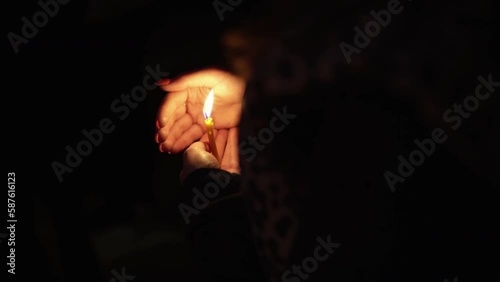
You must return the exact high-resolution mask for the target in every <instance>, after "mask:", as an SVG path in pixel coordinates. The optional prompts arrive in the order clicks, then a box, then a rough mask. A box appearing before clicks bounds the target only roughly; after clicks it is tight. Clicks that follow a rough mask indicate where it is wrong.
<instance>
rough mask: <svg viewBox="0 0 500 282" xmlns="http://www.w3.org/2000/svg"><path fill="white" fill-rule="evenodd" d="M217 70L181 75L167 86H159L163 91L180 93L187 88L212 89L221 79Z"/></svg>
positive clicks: (221, 74) (220, 74)
mask: <svg viewBox="0 0 500 282" xmlns="http://www.w3.org/2000/svg"><path fill="white" fill-rule="evenodd" d="M223 77H224V76H223V72H222V71H221V70H218V69H204V70H200V71H196V72H192V73H188V74H184V75H181V76H179V77H177V78H176V79H174V80H173V81H172V82H170V83H169V84H167V85H161V86H160V87H161V89H163V90H164V91H168V92H170V91H182V90H185V89H187V88H189V87H213V86H215V85H216V84H217V83H219V82H220V81H221V79H222V78H223Z"/></svg>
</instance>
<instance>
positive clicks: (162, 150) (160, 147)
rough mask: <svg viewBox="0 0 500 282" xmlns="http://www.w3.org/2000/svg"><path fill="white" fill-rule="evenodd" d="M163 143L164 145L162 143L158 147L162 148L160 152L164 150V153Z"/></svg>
mask: <svg viewBox="0 0 500 282" xmlns="http://www.w3.org/2000/svg"><path fill="white" fill-rule="evenodd" d="M162 145H163V144H160V146H158V148H159V149H160V152H162V153H163V148H162V147H163V146H162Z"/></svg>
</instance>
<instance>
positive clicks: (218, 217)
mask: <svg viewBox="0 0 500 282" xmlns="http://www.w3.org/2000/svg"><path fill="white" fill-rule="evenodd" d="M239 184H240V176H239V175H238V174H230V173H228V172H227V171H224V170H220V169H208V168H207V169H199V170H196V171H194V172H193V173H191V174H190V175H189V176H188V178H187V179H186V180H185V182H184V184H183V189H184V191H183V192H184V195H183V202H182V203H181V205H182V204H183V206H184V207H185V208H186V211H185V212H182V209H181V213H183V217H184V219H185V220H186V223H187V238H188V241H189V243H190V245H191V257H192V259H193V260H192V262H193V268H194V269H195V270H196V272H197V274H196V275H197V276H199V279H200V280H201V281H217V282H220V281H243V282H244V281H264V279H263V278H262V274H261V272H260V271H259V265H258V259H257V255H256V251H255V247H254V241H253V234H252V231H251V228H250V223H249V219H248V212H247V208H246V203H245V201H244V200H243V198H242V196H241V193H240V192H239ZM187 209H189V210H187ZM186 214H188V215H189V216H188V217H186Z"/></svg>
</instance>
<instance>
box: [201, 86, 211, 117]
mask: <svg viewBox="0 0 500 282" xmlns="http://www.w3.org/2000/svg"><path fill="white" fill-rule="evenodd" d="M213 106H214V90H213V89H212V90H210V92H209V93H208V96H207V99H205V104H204V105H203V115H204V116H205V119H207V118H209V117H210V116H212V107H213Z"/></svg>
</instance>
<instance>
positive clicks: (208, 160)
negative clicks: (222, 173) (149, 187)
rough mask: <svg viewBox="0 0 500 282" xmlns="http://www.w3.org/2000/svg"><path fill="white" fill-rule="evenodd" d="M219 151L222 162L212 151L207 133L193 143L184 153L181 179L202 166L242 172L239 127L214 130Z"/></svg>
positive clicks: (182, 181)
mask: <svg viewBox="0 0 500 282" xmlns="http://www.w3.org/2000/svg"><path fill="white" fill-rule="evenodd" d="M214 134H215V142H216V146H217V151H218V152H219V153H220V154H221V162H220V163H219V162H218V161H217V158H215V156H214V155H212V153H211V148H210V143H209V141H208V136H207V134H204V135H203V136H202V138H201V139H200V141H198V142H194V143H192V144H191V145H190V146H189V147H188V148H187V149H186V150H185V151H184V155H183V164H182V171H181V174H180V181H181V183H184V180H185V179H186V178H187V177H188V175H189V174H191V173H192V172H193V171H195V170H197V169H201V168H220V169H223V170H226V171H228V172H230V173H237V174H239V173H240V163H239V151H238V128H231V129H229V130H227V129H220V130H216V132H214Z"/></svg>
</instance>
